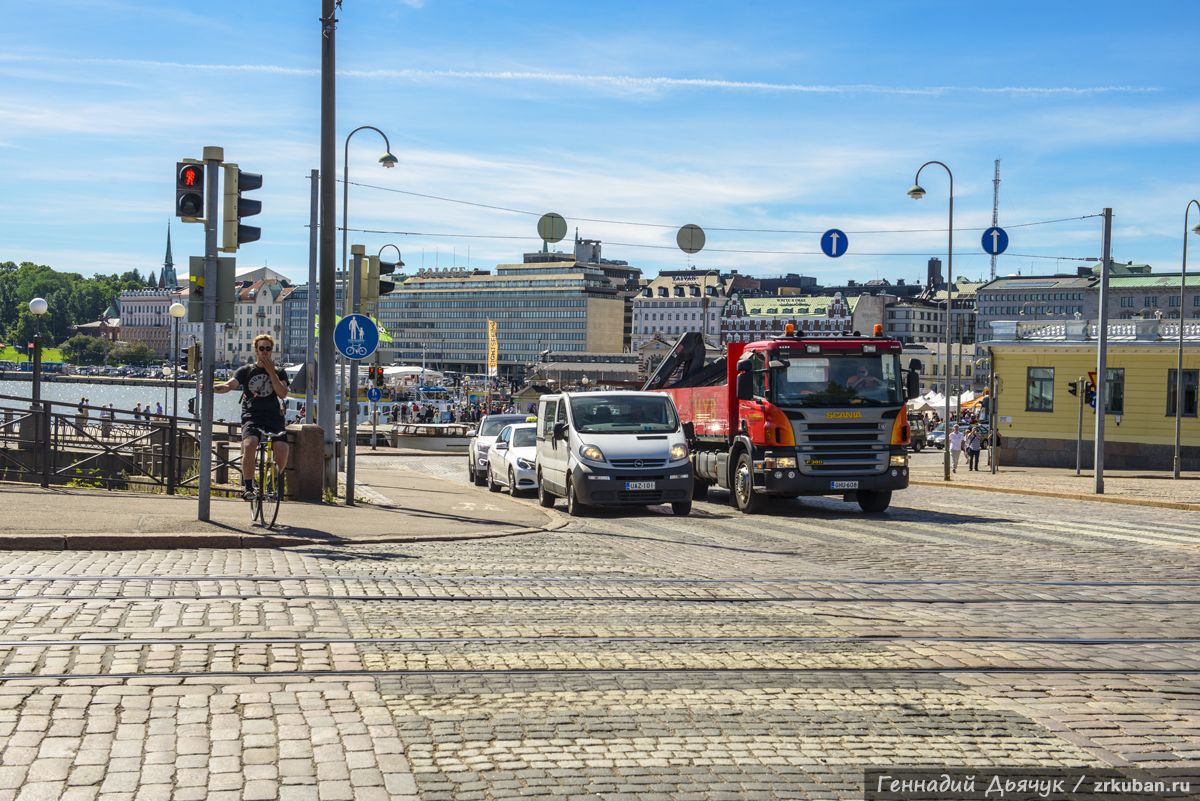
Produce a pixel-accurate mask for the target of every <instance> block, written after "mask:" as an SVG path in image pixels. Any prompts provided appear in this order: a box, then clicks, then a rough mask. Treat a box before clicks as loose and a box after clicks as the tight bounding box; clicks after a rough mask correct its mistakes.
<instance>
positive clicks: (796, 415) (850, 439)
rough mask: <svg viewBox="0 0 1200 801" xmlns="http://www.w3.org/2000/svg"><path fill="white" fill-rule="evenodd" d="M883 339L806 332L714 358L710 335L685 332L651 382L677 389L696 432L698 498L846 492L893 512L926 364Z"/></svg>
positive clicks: (690, 432)
mask: <svg viewBox="0 0 1200 801" xmlns="http://www.w3.org/2000/svg"><path fill="white" fill-rule="evenodd" d="M900 351H901V343H900V342H899V341H898V340H895V339H888V338H885V337H884V336H883V335H882V329H881V327H877V329H876V332H875V335H873V336H866V337H864V336H857V335H856V336H833V335H821V336H811V335H799V334H796V333H795V331H794V329H793V327H792V326H791V325H790V324H789V325H788V326H787V327H786V328H785V333H784V335H783V336H780V337H775V338H771V339H764V340H761V341H757V342H748V343H747V342H732V343H729V344H728V345H727V346H726V351H725V353H724V354H723V355H722V356H720V357H719V358H717V359H715V360H712V361H707V360H706V358H705V357H706V348H705V345H704V340H703V338H702V336H701V335H700V334H699V333H698V332H689V333H686V334H684V335H683V336H681V337H680V339H679V341H678V342H677V343H676V344H675V347H674V348H673V349H672V351H671V352H670V353H669V354H668V355H667V357H666V358H665V359H663V361H662V362H661V363H660V364H659V365H658V368H657V369H656V370H655V372H654V373H653V374H652V375H651V376H650V378H649V379H648V380H647V381H646V384H645V385H644V387H643V389H645V390H653V391H661V392H665V393H667V394H669V395H670V396H671V398H672V399H673V400H674V401H675V406H676V408H677V409H678V410H679V415H680V419H681V420H682V421H683V423H684V430H685V432H686V434H687V437H688V445H689V450H690V452H691V459H692V465H693V475H694V477H695V484H694V494H695V498H696V499H697V500H701V499H703V498H704V497H705V496H706V495H707V492H708V489H709V488H710V487H719V488H722V489H727V490H729V491H730V497H731V500H732V502H733V504H734V505H735V506H736V507H737V508H738V509H740V510H741V511H742V512H745V513H747V514H753V513H757V512H761V511H764V509H765V507H766V504H767V502H768V499H769V498H770V497H772V496H774V497H781V498H796V497H799V496H801V495H840V496H841V497H842V499H843V500H845V501H847V502H857V503H858V505H859V507H861V509H862V510H863V511H864V512H868V513H879V512H883V511H884V510H885V509H887V507H888V505H889V504H890V503H891V500H892V493H893V492H894V491H896V490H901V489H904V488H906V487H907V486H908V445H909V439H910V432H909V425H908V416H907V415H906V414H905V405H906V402H907V400H908V399H909V398H911V397H916V395H917V394H918V389H919V381H920V376H919V375H918V372H917V371H918V370H919V369H920V363H919V362H917V361H916V360H913V362H911V363H910V364H909V369H908V370H902V369H901V366H900Z"/></svg>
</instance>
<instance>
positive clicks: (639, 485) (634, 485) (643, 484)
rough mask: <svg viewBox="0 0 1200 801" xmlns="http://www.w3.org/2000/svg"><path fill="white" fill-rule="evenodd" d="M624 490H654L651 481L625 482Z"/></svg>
mask: <svg viewBox="0 0 1200 801" xmlns="http://www.w3.org/2000/svg"><path fill="white" fill-rule="evenodd" d="M625 489H627V490H652V489H654V482H653V481H626V482H625Z"/></svg>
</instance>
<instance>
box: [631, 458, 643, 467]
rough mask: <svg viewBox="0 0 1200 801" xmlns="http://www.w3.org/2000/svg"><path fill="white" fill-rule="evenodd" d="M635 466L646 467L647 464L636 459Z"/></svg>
mask: <svg viewBox="0 0 1200 801" xmlns="http://www.w3.org/2000/svg"><path fill="white" fill-rule="evenodd" d="M633 466H634V467H645V466H646V463H645V462H643V461H642V460H641V459H635V460H634V462H633Z"/></svg>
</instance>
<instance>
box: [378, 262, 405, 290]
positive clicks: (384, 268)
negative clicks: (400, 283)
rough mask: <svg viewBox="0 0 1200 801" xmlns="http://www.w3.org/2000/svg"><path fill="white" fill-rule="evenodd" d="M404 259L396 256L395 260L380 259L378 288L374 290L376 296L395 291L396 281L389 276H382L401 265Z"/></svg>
mask: <svg viewBox="0 0 1200 801" xmlns="http://www.w3.org/2000/svg"><path fill="white" fill-rule="evenodd" d="M403 266H404V261H403V260H401V259H399V258H397V259H396V260H395V261H380V262H379V289H378V290H377V291H376V292H375V296H376V297H381V296H383V295H388V294H391V293H392V292H395V291H396V282H395V281H394V280H392V279H391V278H385V277H384V276H388V275H391V274H392V273H394V272H396V268H397V267H403Z"/></svg>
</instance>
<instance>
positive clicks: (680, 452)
mask: <svg viewBox="0 0 1200 801" xmlns="http://www.w3.org/2000/svg"><path fill="white" fill-rule="evenodd" d="M687 455H688V447H687V445H686V444H684V443H682V442H681V443H679V444H678V445H672V446H671V461H672V462H678V461H679V460H680V459H686V458H687Z"/></svg>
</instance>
